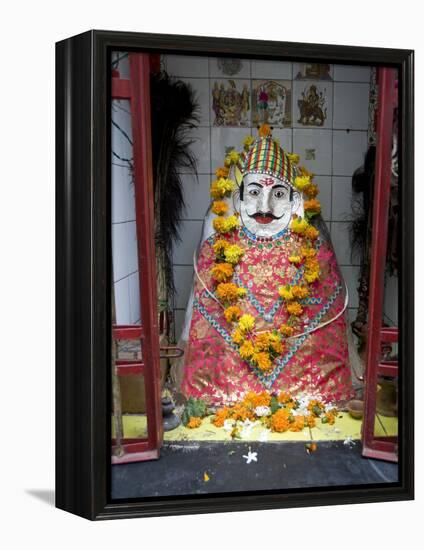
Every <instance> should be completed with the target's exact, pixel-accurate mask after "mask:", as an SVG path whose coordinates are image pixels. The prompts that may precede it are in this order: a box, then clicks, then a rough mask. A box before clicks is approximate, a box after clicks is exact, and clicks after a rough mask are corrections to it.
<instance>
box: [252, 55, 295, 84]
mask: <svg viewBox="0 0 424 550" xmlns="http://www.w3.org/2000/svg"><path fill="white" fill-rule="evenodd" d="M251 68H252V78H266V79H272V80H285V79H287V80H291V78H292V63H289V62H287V61H269V60H265V59H260V60H257V59H254V60H252V64H251Z"/></svg>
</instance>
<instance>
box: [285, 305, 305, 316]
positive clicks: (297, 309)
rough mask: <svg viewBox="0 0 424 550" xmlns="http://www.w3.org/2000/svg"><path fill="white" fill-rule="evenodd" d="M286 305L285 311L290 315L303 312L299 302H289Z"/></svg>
mask: <svg viewBox="0 0 424 550" xmlns="http://www.w3.org/2000/svg"><path fill="white" fill-rule="evenodd" d="M286 307H287V312H288V313H289V314H290V315H296V317H298V316H299V315H302V313H303V307H302V306H301V305H300V304H299V302H289V303H288V304H287V306H286Z"/></svg>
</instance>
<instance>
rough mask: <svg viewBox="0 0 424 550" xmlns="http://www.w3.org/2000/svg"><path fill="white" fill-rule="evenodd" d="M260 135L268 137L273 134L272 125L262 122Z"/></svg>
mask: <svg viewBox="0 0 424 550" xmlns="http://www.w3.org/2000/svg"><path fill="white" fill-rule="evenodd" d="M258 134H259V137H267V136H269V135H271V126H270V125H269V124H261V126H260V127H259V130H258Z"/></svg>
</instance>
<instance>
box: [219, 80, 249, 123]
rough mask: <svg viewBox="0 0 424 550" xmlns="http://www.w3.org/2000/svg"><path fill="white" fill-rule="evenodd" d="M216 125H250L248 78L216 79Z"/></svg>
mask: <svg viewBox="0 0 424 550" xmlns="http://www.w3.org/2000/svg"><path fill="white" fill-rule="evenodd" d="M212 111H213V115H212V116H213V117H214V119H213V125H214V126H250V86H249V81H248V80H233V79H230V80H216V81H215V82H214V84H213V87H212Z"/></svg>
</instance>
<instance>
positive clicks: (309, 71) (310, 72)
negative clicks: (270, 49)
mask: <svg viewBox="0 0 424 550" xmlns="http://www.w3.org/2000/svg"><path fill="white" fill-rule="evenodd" d="M293 77H294V78H295V79H296V80H315V79H317V80H332V76H331V65H329V64H328V63H295V64H294V66H293Z"/></svg>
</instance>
